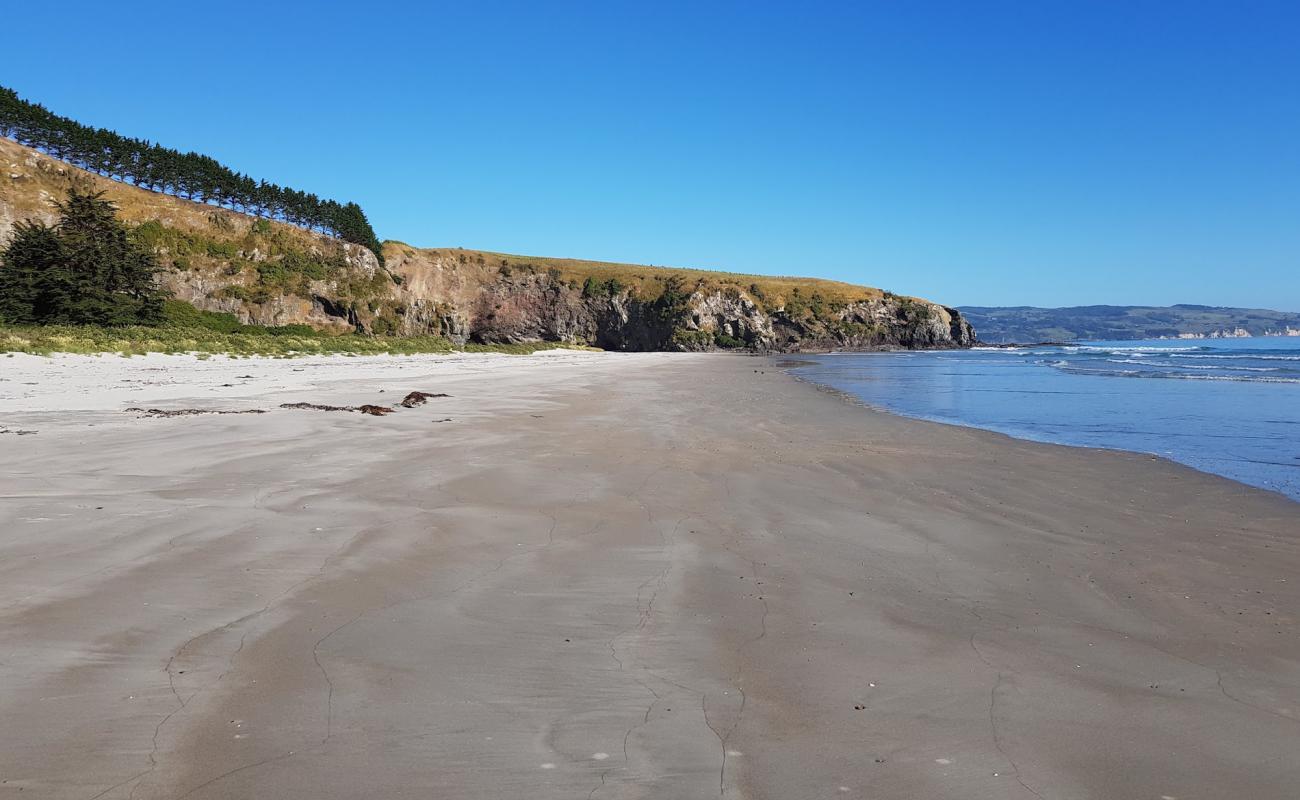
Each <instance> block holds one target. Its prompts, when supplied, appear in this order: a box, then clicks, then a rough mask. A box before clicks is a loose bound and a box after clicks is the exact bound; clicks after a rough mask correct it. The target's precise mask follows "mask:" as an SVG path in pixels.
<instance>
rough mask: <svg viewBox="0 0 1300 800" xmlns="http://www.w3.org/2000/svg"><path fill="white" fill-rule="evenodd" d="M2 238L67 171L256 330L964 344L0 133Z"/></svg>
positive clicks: (713, 342)
mask: <svg viewBox="0 0 1300 800" xmlns="http://www.w3.org/2000/svg"><path fill="white" fill-rule="evenodd" d="M0 173H2V174H0V244H2V243H3V242H4V241H6V240H7V238H8V233H9V230H10V229H11V228H12V226H13V225H14V223H15V222H17V221H19V220H22V219H29V218H38V219H42V220H44V221H46V222H52V221H54V219H55V218H56V216H57V213H56V211H55V209H54V207H53V201H55V200H57V199H60V198H61V197H62V196H63V194H64V193H65V192H66V191H67V188H68V187H69V186H70V185H71V184H72V183H74V182H80V183H84V184H89V185H92V186H94V187H95V188H96V189H99V190H102V191H104V192H105V194H106V195H107V197H108V198H109V199H110V200H113V201H114V202H115V203H117V205H118V209H119V214H120V215H121V216H122V218H123V219H124V220H125V221H126V222H128V223H129V224H130V225H132V226H134V231H133V235H134V236H136V237H137V239H138V240H139V241H141V242H142V243H145V244H147V245H148V246H150V247H151V248H152V249H153V251H154V252H155V254H156V255H157V257H158V260H159V263H160V265H161V266H162V270H161V272H160V273H159V277H158V279H159V283H160V284H161V285H162V287H163V288H164V289H166V290H168V291H169V292H171V293H172V295H173V296H174V297H175V298H177V299H179V300H184V301H185V302H188V303H190V304H192V305H194V306H195V307H197V308H199V309H202V310H205V311H217V312H226V313H230V314H233V315H234V316H236V317H237V318H238V319H239V320H240V321H241V322H245V323H249V324H259V325H288V324H307V325H312V326H314V327H317V328H327V329H333V330H338V331H347V330H357V331H362V332H370V333H377V334H406V335H413V334H434V335H439V336H445V337H447V338H448V339H451V340H452V341H454V342H457V343H464V342H481V343H494V342H515V343H517V342H529V341H562V342H572V343H575V344H586V345H594V346H596V347H601V348H605V349H611V350H705V349H716V348H725V349H731V348H750V349H755V350H768V351H782V352H797V351H815V350H830V349H841V348H843V349H880V348H922V347H923V348H945V347H966V346H969V345H971V344H973V343H974V342H975V334H974V332H973V331H972V330H971V327H970V324H969V323H968V322H967V321H966V320H965V319H964V318H963V317H962V316H961V314H960V313H958V312H957V311H955V310H953V309H951V308H947V307H944V306H940V305H937V304H934V303H929V302H927V301H924V300H919V299H916V298H908V297H901V296H897V295H893V294H890V293H888V292H881V291H879V290H876V289H870V288H867V287H861V286H851V285H848V284H842V283H836V282H832V281H818V280H813V279H805V278H768V277H761V276H752V275H751V276H746V275H734V274H730V273H716V272H704V271H699V270H678V269H668V268H658V267H642V266H635V265H622V264H603V263H595V262H581V261H570V260H560V259H543V258H536V259H534V258H525V257H519V256H508V255H502V254H499V253H485V252H477V251H467V250H460V249H428V250H422V249H417V248H413V247H409V246H407V245H404V244H401V243H397V242H390V243H388V244H386V245H385V248H384V258H385V262H386V266H381V265H380V263H379V260H378V259H377V258H376V257H375V254H374V253H371V252H370V251H369V250H366V249H365V248H363V247H360V246H358V245H354V244H346V243H344V242H340V241H338V240H336V239H332V238H329V237H326V236H323V235H320V234H317V233H313V232H310V231H306V230H302V229H300V228H296V227H293V226H291V225H287V224H283V223H279V222H272V221H268V220H262V219H254V218H252V217H248V216H245V215H243V214H238V213H236V212H233V211H229V210H225V209H220V208H216V207H214V206H210V205H203V204H200V203H194V202H190V201H188V200H182V199H179V198H175V197H171V196H168V195H163V194H159V193H156V192H150V191H145V190H143V189H139V188H136V187H134V186H130V185H127V184H124V183H119V182H115V181H111V180H108V179H105V178H102V177H99V176H95V175H91V174H90V173H86V172H84V171H82V170H80V169H77V168H76V167H73V166H72V165H70V164H67V163H65V162H62V161H58V160H56V159H53V158H50V157H48V156H45V155H43V154H40V153H38V152H36V151H34V150H31V149H30V148H26V147H23V146H21V145H19V144H17V143H15V142H12V141H10V140H6V139H0Z"/></svg>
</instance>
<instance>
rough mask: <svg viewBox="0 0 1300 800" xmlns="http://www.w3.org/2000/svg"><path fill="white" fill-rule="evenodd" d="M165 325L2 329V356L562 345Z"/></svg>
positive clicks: (203, 315) (505, 349) (410, 351)
mask: <svg viewBox="0 0 1300 800" xmlns="http://www.w3.org/2000/svg"><path fill="white" fill-rule="evenodd" d="M166 313H167V319H168V321H167V323H166V324H164V325H160V326H158V327H145V326H127V327H120V328H103V327H96V326H88V325H84V326H83V325H32V326H5V325H0V353H31V354H35V355H52V354H54V353H88V354H104V353H107V354H118V355H123V356H133V355H144V354H146V353H172V354H176V353H197V354H199V355H232V356H276V357H292V356H312V355H385V354H389V355H415V354H417V353H451V352H457V351H459V352H466V353H509V354H515V355H526V354H528V353H532V352H535V351H537V350H553V349H556V348H560V347H569V348H581V349H591V348H584V347H582V346H581V345H573V344H566V343H564V342H528V343H524V344H494V345H482V344H466V345H455V344H453V343H452V342H451V341H450V340H448V339H445V338H443V337H441V336H365V335H360V334H351V333H349V334H330V333H324V332H320V331H316V330H314V329H312V328H311V327H309V326H307V325H282V326H279V327H274V328H271V327H261V326H257V325H244V324H242V323H240V322H239V320H237V319H236V318H235V317H234V316H233V315H231V314H216V313H213V312H211V311H199V310H198V309H196V308H194V307H193V306H190V305H188V304H186V303H181V302H178V301H168V302H167V309H166Z"/></svg>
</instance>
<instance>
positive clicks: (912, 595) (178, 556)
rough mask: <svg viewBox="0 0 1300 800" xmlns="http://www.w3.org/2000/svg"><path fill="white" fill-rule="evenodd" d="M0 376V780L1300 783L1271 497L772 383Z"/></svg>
mask: <svg viewBox="0 0 1300 800" xmlns="http://www.w3.org/2000/svg"><path fill="white" fill-rule="evenodd" d="M0 376H2V377H3V378H4V382H0V429H4V430H6V431H8V432H7V433H0V476H3V490H2V493H0V532H2V533H0V720H3V724H2V725H0V781H3V782H2V783H0V798H10V797H13V798H17V797H40V798H77V799H78V800H91V798H96V799H97V800H101V799H105V798H113V799H123V800H124V799H125V798H135V800H148V799H150V798H168V799H169V800H179V799H180V798H186V799H187V800H205V799H211V798H252V797H258V798H303V799H304V800H306V799H307V798H311V800H321V799H323V798H338V799H339V800H344V799H346V800H354V799H355V798H359V797H376V798H380V797H382V798H395V797H417V796H418V797H442V798H483V799H484V800H487V799H488V798H491V799H492V800H498V799H499V798H529V799H530V800H532V799H535V798H551V797H554V798H583V797H586V798H668V797H711V796H726V797H735V798H756V799H757V798H771V799H772V800H785V799H787V798H813V797H871V798H914V797H927V798H962V800H970V799H971V798H989V799H990V800H992V799H993V798H997V799H998V800H1004V799H1005V798H1020V797H1024V798H1034V797H1038V798H1052V799H1053V800H1058V799H1061V800H1065V799H1078V800H1083V799H1084V798H1112V797H1115V798H1118V797H1125V798H1128V797H1132V798H1176V799H1177V800H1190V799H1191V798H1221V797H1250V798H1255V799H1257V800H1267V799H1268V798H1278V800H1281V799H1282V798H1294V797H1296V796H1300V770H1298V769H1297V765H1296V759H1295V754H1296V751H1297V745H1298V744H1300V638H1297V627H1296V624H1297V618H1296V614H1297V611H1296V610H1297V609H1298V608H1300V539H1297V535H1296V534H1297V532H1298V531H1300V505H1298V504H1295V503H1293V502H1290V501H1288V500H1286V499H1284V498H1282V497H1280V496H1276V495H1272V494H1268V493H1265V492H1261V491H1257V490H1253V489H1249V488H1247V487H1244V486H1241V485H1239V484H1235V483H1232V482H1230V481H1227V480H1223V479H1219V478H1216V477H1213V476H1209V475H1204V474H1201V473H1197V472H1194V471H1192V470H1189V469H1186V468H1182V467H1179V466H1176V465H1173V464H1169V463H1167V462H1164V461H1159V460H1155V459H1152V458H1150V457H1148V456H1143V455H1136V454H1126V453H1114V452H1105V451H1088V450H1078V449H1069V448H1063V447H1055V446H1048V445H1040V444H1033V443H1028V442H1021V441H1016V440H1012V439H1008V438H1005V437H1002V436H999V435H996V434H991V433H987V432H982V431H976V430H967V429H960V428H952V427H947V426H941V425H935V424H930V423H925V422H919V421H913V420H907V419H903V418H900V417H895V416H891V415H887V414H883V413H879V412H875V411H871V410H868V409H864V408H861V407H857V406H854V405H853V404H851V403H849V402H847V401H846V400H845V399H843V398H842V397H840V396H839V395H836V394H833V393H830V392H826V391H821V390H818V389H817V388H816V387H814V386H811V385H808V384H804V383H800V382H798V381H796V380H794V379H793V378H791V377H789V376H788V375H786V374H785V373H784V372H783V371H782V370H781V369H780V368H779V365H778V364H777V362H775V361H773V360H770V359H766V358H755V357H740V356H725V355H677V356H672V355H664V354H640V355H615V354H596V353H553V354H548V355H544V356H543V355H539V356H534V357H523V358H509V357H489V356H480V357H463V356H462V357H449V356H414V357H409V358H357V359H345V358H334V359H324V358H322V359H302V360H266V359H242V360H226V359H211V360H207V361H198V360H194V359H190V358H187V357H149V358H145V359H116V358H102V359H95V358H87V357H82V358H55V359H38V358H35V357H22V356H20V357H15V358H13V359H6V360H5V361H4V370H3V373H0ZM412 391H420V392H425V393H429V394H435V395H436V394H446V395H449V396H447V397H430V398H428V399H427V400H426V401H425V402H424V403H423V404H412V407H409V408H407V407H402V406H401V405H400V404H399V401H400V400H402V399H403V398H404V397H405V396H406V395H407V394H408V393H409V392H412ZM295 403H308V404H314V405H318V406H319V405H330V406H339V407H347V408H358V407H360V406H363V405H375V406H386V407H393V406H396V410H393V411H392V412H391V413H388V414H384V415H382V416H372V415H370V414H366V413H359V412H356V411H325V410H319V409H313V408H283V407H282V406H283V405H285V404H295ZM127 408H139V409H144V410H143V411H133V412H127V411H125V409H127ZM155 408H156V409H159V410H161V411H179V410H192V411H218V410H219V411H225V412H249V413H224V414H194V413H191V414H185V415H180V416H168V415H158V414H156V413H154V412H151V411H149V409H155ZM253 412H263V413H253ZM20 431H34V433H25V434H20V433H19V432H20Z"/></svg>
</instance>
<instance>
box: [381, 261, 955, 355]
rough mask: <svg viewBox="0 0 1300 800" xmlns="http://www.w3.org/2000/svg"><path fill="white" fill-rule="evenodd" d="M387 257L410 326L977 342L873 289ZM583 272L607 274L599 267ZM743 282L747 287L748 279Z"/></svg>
mask: <svg viewBox="0 0 1300 800" xmlns="http://www.w3.org/2000/svg"><path fill="white" fill-rule="evenodd" d="M385 257H386V260H387V262H388V268H389V269H390V270H392V271H393V273H394V274H395V275H397V276H398V278H399V285H398V286H397V287H396V289H395V291H394V297H395V298H397V301H396V302H397V305H398V306H400V307H401V308H402V309H403V313H402V323H401V328H400V329H401V331H402V332H403V333H424V332H430V333H439V334H442V335H446V336H449V337H451V338H453V339H458V340H473V341H477V342H524V341H536V340H539V339H540V340H547V341H572V342H576V343H583V344H592V345H595V346H597V347H602V348H604V349H609V350H704V349H713V348H718V347H721V348H735V347H748V348H754V349H759V350H774V351H782V352H797V351H815V350H830V349H836V348H849V349H871V348H885V347H905V348H944V347H968V346H970V345H972V344H974V343H975V332H974V331H973V330H972V329H971V326H970V324H969V323H968V322H966V320H965V319H964V318H963V317H962V316H961V314H960V313H958V312H957V311H955V310H953V309H950V308H946V307H944V306H940V305H937V304H934V303H928V302H926V301H923V300H917V299H914V298H906V297H899V296H896V295H891V294H888V293H880V292H874V291H873V290H866V289H863V290H862V293H863V295H864V297H863V299H860V300H854V301H843V300H827V299H826V298H824V297H823V296H822V295H821V294H820V293H818V292H817V291H816V290H815V289H814V290H811V291H806V292H804V291H800V292H799V293H798V294H795V295H793V296H791V297H789V298H777V299H774V298H772V297H771V296H770V293H769V292H765V291H764V288H765V287H764V286H763V284H762V283H761V281H760V282H757V283H756V282H754V281H747V280H745V279H742V278H740V277H736V278H734V279H727V278H723V279H719V280H717V281H710V280H708V279H702V278H698V277H696V276H695V275H694V274H691V275H689V279H683V278H680V277H676V276H675V275H674V274H673V272H674V271H672V270H662V272H664V273H665V274H664V275H663V276H662V277H661V279H660V280H659V281H658V282H657V283H652V284H651V285H648V286H635V287H627V286H624V287H621V288H616V289H610V288H609V285H608V283H598V284H597V286H596V288H595V289H593V287H592V281H591V280H590V276H589V279H588V280H587V281H584V282H583V283H579V282H578V281H577V280H576V279H575V278H573V277H570V276H569V275H566V274H565V273H564V272H563V271H561V270H557V269H555V268H553V267H548V266H547V263H546V261H545V260H540V259H539V260H529V259H521V258H517V257H504V258H503V257H502V256H500V255H499V254H490V253H479V252H472V251H463V250H415V249H413V248H408V247H405V246H404V245H390V246H389V247H388V248H387V249H386V251H385ZM588 269H591V270H595V271H596V274H600V272H599V271H598V270H596V266H595V265H592V266H589V267H588ZM643 269H650V268H643ZM747 282H748V283H749V284H750V288H748V289H747V288H741V287H742V286H743V285H744V284H746V283H747ZM714 283H721V284H722V285H720V286H719V285H712V284H714ZM814 285H815V284H814ZM796 291H798V290H797V289H796ZM656 292H658V293H657V294H656ZM755 295H760V296H759V297H756V296H755Z"/></svg>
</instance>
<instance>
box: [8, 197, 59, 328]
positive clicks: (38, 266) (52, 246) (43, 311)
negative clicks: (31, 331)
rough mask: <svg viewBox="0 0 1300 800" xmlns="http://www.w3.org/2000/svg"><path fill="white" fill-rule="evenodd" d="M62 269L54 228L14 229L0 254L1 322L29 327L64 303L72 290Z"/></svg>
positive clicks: (22, 225) (34, 224) (31, 224)
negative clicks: (7, 244) (6, 245)
mask: <svg viewBox="0 0 1300 800" xmlns="http://www.w3.org/2000/svg"><path fill="white" fill-rule="evenodd" d="M62 265H63V253H62V249H61V247H60V245H59V240H58V237H57V235H56V234H55V230H54V229H53V228H50V227H48V226H46V225H45V223H43V222H40V221H27V222H19V223H18V224H17V225H15V226H14V229H13V236H12V238H11V239H10V241H9V246H8V247H6V248H5V249H4V251H3V252H2V253H0V321H2V322H7V323H9V324H12V325H32V324H35V323H37V322H40V321H41V320H42V319H43V318H45V317H47V316H49V313H50V310H51V309H53V308H57V307H60V306H62V305H63V304H64V303H66V301H67V298H68V297H69V296H70V295H71V293H72V288H71V286H70V285H69V284H68V282H67V281H66V280H64V276H63V274H62Z"/></svg>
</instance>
